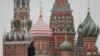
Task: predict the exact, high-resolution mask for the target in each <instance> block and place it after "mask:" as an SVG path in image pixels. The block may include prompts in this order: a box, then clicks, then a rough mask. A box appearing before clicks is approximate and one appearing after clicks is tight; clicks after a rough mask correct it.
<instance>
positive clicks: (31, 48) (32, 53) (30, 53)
mask: <svg viewBox="0 0 100 56" xmlns="http://www.w3.org/2000/svg"><path fill="white" fill-rule="evenodd" d="M27 51H28V56H35V47H34V42H31V44H30V45H29V46H28V48H27Z"/></svg>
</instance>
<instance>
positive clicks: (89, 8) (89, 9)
mask: <svg viewBox="0 0 100 56" xmlns="http://www.w3.org/2000/svg"><path fill="white" fill-rule="evenodd" d="M88 12H90V0H88Z"/></svg>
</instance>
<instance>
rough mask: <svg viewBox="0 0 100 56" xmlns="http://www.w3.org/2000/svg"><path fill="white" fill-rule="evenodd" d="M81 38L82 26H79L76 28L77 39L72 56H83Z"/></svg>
mask: <svg viewBox="0 0 100 56" xmlns="http://www.w3.org/2000/svg"><path fill="white" fill-rule="evenodd" d="M82 37H83V35H82V26H81V25H80V26H79V28H78V38H77V42H76V46H75V52H74V56H85V52H84V46H83V39H82Z"/></svg>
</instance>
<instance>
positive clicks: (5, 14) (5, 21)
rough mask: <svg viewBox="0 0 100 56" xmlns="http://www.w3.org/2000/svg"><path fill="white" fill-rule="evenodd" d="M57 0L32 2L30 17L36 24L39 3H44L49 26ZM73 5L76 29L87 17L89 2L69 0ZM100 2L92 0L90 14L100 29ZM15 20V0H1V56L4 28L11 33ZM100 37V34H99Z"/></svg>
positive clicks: (45, 16)
mask: <svg viewBox="0 0 100 56" xmlns="http://www.w3.org/2000/svg"><path fill="white" fill-rule="evenodd" d="M54 1H55V0H31V1H30V10H31V11H30V17H31V19H33V23H35V22H36V21H37V19H38V14H39V2H42V6H43V12H44V13H43V14H44V20H45V21H46V23H47V24H48V25H49V19H50V15H51V12H50V11H51V9H52V6H53V3H54ZM69 3H70V4H71V9H72V10H73V16H74V25H75V29H76V28H77V26H78V25H79V23H80V17H81V18H82V20H81V21H82V22H83V20H84V19H85V17H86V15H87V7H88V6H87V5H88V0H69ZM99 5H100V0H90V8H91V10H90V12H91V16H92V19H93V20H94V22H95V23H96V24H98V25H99V27H100V6H99ZM12 19H13V0H0V43H1V44H0V56H2V54H1V53H2V36H3V32H4V27H5V29H6V32H9V31H10V28H11V27H10V23H11V20H12ZM99 35H100V34H99ZM99 42H100V37H99V36H98V39H97V43H96V45H97V47H98V48H99V50H100V44H99Z"/></svg>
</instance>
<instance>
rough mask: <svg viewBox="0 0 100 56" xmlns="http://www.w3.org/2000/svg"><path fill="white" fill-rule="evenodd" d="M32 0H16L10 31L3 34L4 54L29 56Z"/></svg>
mask: <svg viewBox="0 0 100 56" xmlns="http://www.w3.org/2000/svg"><path fill="white" fill-rule="evenodd" d="M29 2H30V0H14V17H13V20H12V21H11V31H10V33H4V36H3V56H27V46H28V45H29V43H30V35H29V30H30V28H31V25H32V21H31V20H30V8H29Z"/></svg>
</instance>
